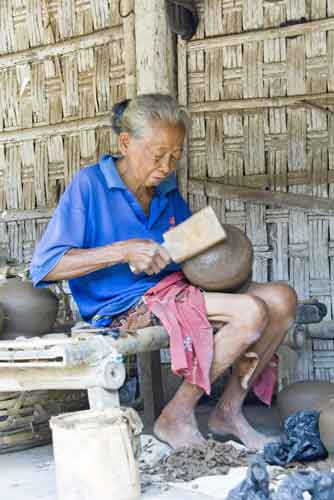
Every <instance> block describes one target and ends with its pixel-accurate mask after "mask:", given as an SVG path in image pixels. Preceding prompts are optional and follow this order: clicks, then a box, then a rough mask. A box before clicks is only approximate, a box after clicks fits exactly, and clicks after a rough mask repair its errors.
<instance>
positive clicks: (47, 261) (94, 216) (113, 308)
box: [31, 94, 296, 448]
mask: <svg viewBox="0 0 334 500" xmlns="http://www.w3.org/2000/svg"><path fill="white" fill-rule="evenodd" d="M188 121H189V120H188V117H187V115H186V112H185V111H184V110H183V109H182V108H180V107H179V106H178V104H177V103H176V102H175V101H174V100H173V98H171V97H170V96H167V95H161V94H150V95H149V94H148V95H141V96H138V97H136V98H135V99H133V100H131V101H123V102H122V103H120V104H118V105H116V106H115V107H114V109H113V116H112V127H113V130H114V131H115V132H116V133H117V134H118V146H119V151H120V153H121V154H120V156H115V155H104V156H102V158H101V159H100V161H99V163H97V164H95V165H92V166H90V167H88V168H84V169H82V170H80V172H79V173H78V174H77V175H76V176H75V178H74V179H73V181H72V183H71V184H70V185H69V186H68V188H67V189H66V191H65V193H64V194H63V196H62V198H61V200H60V203H59V205H58V207H57V209H56V211H55V213H54V215H53V218H52V220H51V221H50V223H49V225H48V227H47V230H46V232H45V234H44V236H43V238H42V240H41V241H40V243H39V244H38V246H37V249H36V252H35V255H34V258H33V261H32V265H31V276H32V278H33V281H34V284H35V286H46V285H47V284H49V283H50V282H54V281H57V280H68V281H69V284H70V288H71V291H72V294H73V297H74V299H75V301H76V302H77V304H78V306H79V309H80V313H81V315H82V317H83V319H85V320H86V321H90V322H92V323H94V324H96V325H103V326H106V325H111V326H113V327H114V326H122V327H124V326H125V328H126V329H128V330H130V331H131V329H132V330H134V329H136V328H140V327H145V326H149V325H151V324H156V322H157V318H156V317H154V315H153V314H152V313H150V312H149V311H148V309H147V306H146V303H145V302H144V301H143V300H142V297H143V296H144V295H145V293H146V292H147V291H148V290H150V289H151V288H152V287H154V286H155V285H156V284H157V283H158V282H160V280H162V279H163V278H165V277H166V276H168V275H169V274H170V273H172V272H174V271H177V270H179V267H178V265H176V264H174V263H171V262H170V258H169V256H168V254H167V253H166V251H165V250H164V248H163V247H162V246H161V242H162V235H163V233H164V232H165V231H167V230H168V229H169V228H170V227H172V226H173V225H175V224H179V223H180V222H182V221H183V220H185V219H186V218H187V217H189V216H190V211H189V208H188V207H187V205H186V203H185V201H184V200H183V199H182V197H181V195H180V193H179V191H178V188H177V184H176V176H175V172H176V170H177V164H178V161H179V160H180V158H181V155H182V149H183V144H184V139H185V134H186V131H187V127H188ZM203 296H204V303H205V308H206V313H207V318H208V320H209V321H210V322H212V323H215V325H217V322H218V324H219V329H218V331H217V333H216V335H215V336H214V359H213V363H212V366H211V372H210V374H211V381H214V380H215V379H217V378H218V377H219V376H220V375H221V374H223V373H224V372H225V371H226V369H228V368H229V367H231V366H232V367H233V368H234V370H233V372H232V375H231V377H230V379H229V383H228V385H227V387H226V389H225V391H224V394H223V396H222V398H221V400H220V401H219V402H218V405H217V407H216V408H215V409H214V411H213V412H212V414H211V416H210V419H209V429H210V430H211V431H212V432H214V433H215V434H220V435H223V434H226V433H229V434H233V435H235V436H236V437H237V438H239V440H241V441H242V442H243V443H244V444H245V445H246V446H248V447H250V448H261V447H262V446H263V444H264V443H265V441H266V438H265V436H263V435H261V434H259V433H258V432H256V431H255V429H253V428H252V427H251V426H250V424H249V423H248V422H247V420H246V419H245V417H244V416H243V413H242V405H243V402H244V399H245V397H246V393H247V390H246V389H245V388H243V387H242V385H241V383H240V377H239V374H238V370H237V367H238V361H239V360H240V358H241V356H242V355H243V353H245V352H246V351H249V350H251V351H253V352H255V353H257V354H258V356H259V363H258V365H257V367H256V369H255V372H254V373H253V375H252V377H251V380H250V384H249V386H251V385H252V382H253V381H254V380H255V379H256V378H257V377H258V375H259V374H261V372H262V371H263V369H264V368H265V367H266V365H267V364H268V363H269V361H270V360H271V358H272V356H273V354H274V353H275V351H276V350H277V348H278V346H279V345H280V344H281V343H282V341H283V339H284V336H285V334H286V332H287V330H288V328H289V325H290V324H291V322H292V321H293V319H294V315H295V309H296V295H295V292H294V291H293V290H292V289H291V288H289V287H288V286H287V285H286V284H283V283H270V284H257V283H250V284H249V286H248V288H247V289H246V290H243V292H242V293H233V294H230V293H206V292H203ZM202 394H203V390H202V389H201V388H200V387H198V386H197V385H193V384H191V383H189V382H187V381H184V382H183V384H182V385H181V387H180V388H179V390H178V392H177V393H176V395H175V396H174V398H173V399H172V400H171V401H170V402H169V403H168V404H167V406H166V407H165V408H164V410H163V411H162V413H161V415H160V417H159V418H158V420H157V422H156V424H155V428H154V431H155V434H156V436H157V437H158V438H160V439H161V440H163V441H166V442H167V443H169V444H170V445H171V446H172V447H174V448H177V447H181V446H187V445H188V446H190V445H200V444H201V443H203V441H204V438H203V437H202V435H201V434H200V432H199V430H198V427H197V424H196V419H195V414H194V410H195V407H196V404H197V402H198V401H199V399H200V398H201V396H202Z"/></svg>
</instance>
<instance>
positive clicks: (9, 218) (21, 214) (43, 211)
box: [0, 208, 54, 222]
mask: <svg viewBox="0 0 334 500" xmlns="http://www.w3.org/2000/svg"><path fill="white" fill-rule="evenodd" d="M53 210H54V209H53V208H35V209H34V210H14V209H13V210H4V211H3V212H0V219H1V222H14V221H15V222H17V221H26V220H35V219H49V218H50V217H51V216H52V214H53Z"/></svg>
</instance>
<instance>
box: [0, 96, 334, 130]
mask: <svg viewBox="0 0 334 500" xmlns="http://www.w3.org/2000/svg"><path fill="white" fill-rule="evenodd" d="M304 101H307V105H308V106H309V104H310V103H311V102H314V101H323V102H325V101H328V104H333V101H334V92H328V93H327V94H326V93H321V94H304V95H291V96H281V97H261V98H249V99H225V100H223V101H210V102H200V103H192V104H190V105H189V111H190V112H191V113H201V112H206V113H219V112H221V111H224V112H230V113H232V112H233V113H235V112H236V111H245V110H248V109H250V110H252V109H266V108H283V107H285V106H293V105H295V104H300V105H301V106H302V104H303V102H304ZM0 137H1V135H0Z"/></svg>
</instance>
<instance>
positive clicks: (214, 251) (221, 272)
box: [182, 224, 253, 292]
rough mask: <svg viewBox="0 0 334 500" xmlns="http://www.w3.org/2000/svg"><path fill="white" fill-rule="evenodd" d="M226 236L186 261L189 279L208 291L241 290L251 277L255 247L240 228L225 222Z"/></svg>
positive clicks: (186, 273) (186, 272)
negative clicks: (221, 240)
mask: <svg viewBox="0 0 334 500" xmlns="http://www.w3.org/2000/svg"><path fill="white" fill-rule="evenodd" d="M224 229H225V231H226V239H225V240H224V241H223V242H222V243H218V244H217V245H215V246H213V247H212V248H210V249H209V250H207V251H205V252H203V253H201V254H200V255H197V256H195V257H193V258H192V259H189V260H187V261H186V262H185V263H184V264H183V265H182V270H183V272H184V274H185V276H186V277H187V279H188V281H189V282H190V283H192V284H193V285H195V286H198V287H200V288H202V289H203V290H207V291H220V292H223V291H225V292H228V291H234V290H239V289H240V288H241V287H242V286H244V285H245V284H246V283H247V282H248V281H249V280H250V278H251V274H252V264H253V247H252V243H251V241H250V240H249V238H248V237H247V236H246V234H244V233H243V232H242V231H240V229H238V228H237V227H235V226H231V225H229V224H224Z"/></svg>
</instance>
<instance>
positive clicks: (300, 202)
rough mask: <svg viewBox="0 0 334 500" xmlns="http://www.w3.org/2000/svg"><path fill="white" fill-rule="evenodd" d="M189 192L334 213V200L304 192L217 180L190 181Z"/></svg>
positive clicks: (224, 198) (326, 213)
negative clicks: (289, 191) (266, 188)
mask: <svg viewBox="0 0 334 500" xmlns="http://www.w3.org/2000/svg"><path fill="white" fill-rule="evenodd" d="M189 193H200V194H204V195H206V196H211V197H213V198H219V199H222V200H240V201H250V202H253V203H260V204H264V205H269V206H270V205H271V206H281V207H289V208H297V209H302V210H312V211H315V212H318V213H323V214H324V215H334V200H329V199H325V198H317V197H315V196H309V195H304V194H295V193H282V192H272V191H263V190H260V189H254V188H250V187H244V186H233V185H230V184H219V183H217V182H211V181H209V182H206V183H205V182H199V181H195V180H190V181H189Z"/></svg>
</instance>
